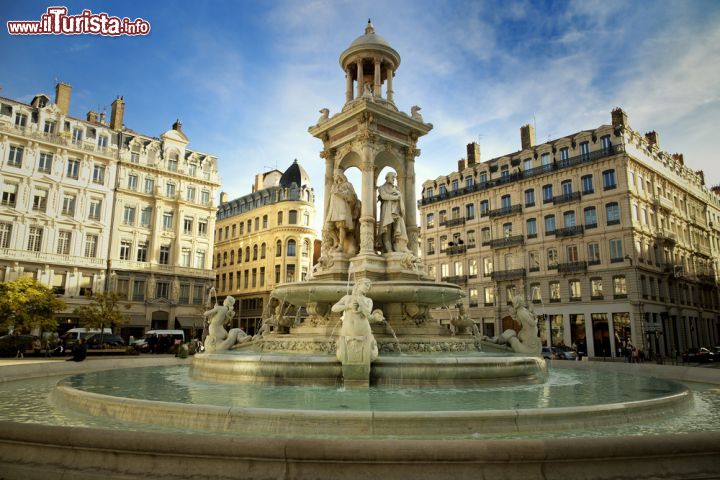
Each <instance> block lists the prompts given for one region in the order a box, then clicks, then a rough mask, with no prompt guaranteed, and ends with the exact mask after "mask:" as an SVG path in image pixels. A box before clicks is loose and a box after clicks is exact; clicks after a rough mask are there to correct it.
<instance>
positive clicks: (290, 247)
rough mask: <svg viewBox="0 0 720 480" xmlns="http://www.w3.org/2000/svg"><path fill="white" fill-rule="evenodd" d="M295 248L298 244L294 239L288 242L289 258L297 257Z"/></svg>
mask: <svg viewBox="0 0 720 480" xmlns="http://www.w3.org/2000/svg"><path fill="white" fill-rule="evenodd" d="M295 247H296V243H295V240H293V239H292V238H291V239H290V240H288V241H287V256H288V257H294V256H295Z"/></svg>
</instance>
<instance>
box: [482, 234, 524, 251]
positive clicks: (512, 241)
mask: <svg viewBox="0 0 720 480" xmlns="http://www.w3.org/2000/svg"><path fill="white" fill-rule="evenodd" d="M524 244H525V237H523V236H522V235H513V236H511V237H505V238H497V239H495V240H489V241H487V242H483V245H490V248H505V247H515V246H517V245H524Z"/></svg>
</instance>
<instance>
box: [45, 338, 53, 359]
mask: <svg viewBox="0 0 720 480" xmlns="http://www.w3.org/2000/svg"><path fill="white" fill-rule="evenodd" d="M45 356H46V357H52V343H51V342H50V337H48V338H46V339H45Z"/></svg>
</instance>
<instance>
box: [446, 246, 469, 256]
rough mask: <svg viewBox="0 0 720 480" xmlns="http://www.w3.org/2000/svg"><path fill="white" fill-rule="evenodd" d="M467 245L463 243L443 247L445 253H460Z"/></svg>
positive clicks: (463, 251)
mask: <svg viewBox="0 0 720 480" xmlns="http://www.w3.org/2000/svg"><path fill="white" fill-rule="evenodd" d="M466 250H467V247H466V246H465V245H453V246H451V247H448V248H446V249H445V253H446V254H448V255H460V254H462V253H465V251H466Z"/></svg>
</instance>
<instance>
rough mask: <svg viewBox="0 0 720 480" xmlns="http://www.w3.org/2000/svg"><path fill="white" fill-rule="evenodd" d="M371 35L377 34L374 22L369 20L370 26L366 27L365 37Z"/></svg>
mask: <svg viewBox="0 0 720 480" xmlns="http://www.w3.org/2000/svg"><path fill="white" fill-rule="evenodd" d="M371 33H373V34H374V33H375V27H373V24H372V22H371V21H370V19H369V18H368V24H367V27H365V35H370V34H371Z"/></svg>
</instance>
